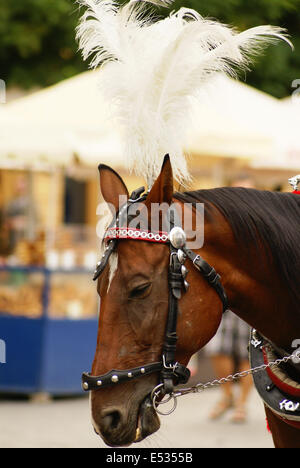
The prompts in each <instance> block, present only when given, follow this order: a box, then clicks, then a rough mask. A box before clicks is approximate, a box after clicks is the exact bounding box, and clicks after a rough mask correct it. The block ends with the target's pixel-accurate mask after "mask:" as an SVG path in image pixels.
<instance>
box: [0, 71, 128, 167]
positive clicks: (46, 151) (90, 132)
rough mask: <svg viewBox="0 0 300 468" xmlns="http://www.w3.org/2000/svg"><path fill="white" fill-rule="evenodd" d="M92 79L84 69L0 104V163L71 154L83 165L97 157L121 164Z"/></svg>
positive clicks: (46, 161) (26, 163)
mask: <svg viewBox="0 0 300 468" xmlns="http://www.w3.org/2000/svg"><path fill="white" fill-rule="evenodd" d="M97 81H98V72H86V73H83V74H81V75H78V76H75V77H74V78H71V79H68V80H65V81H63V82H61V83H59V84H57V85H55V86H51V87H49V88H46V89H43V90H41V91H38V92H36V93H34V94H31V95H29V96H26V97H23V98H20V99H18V100H16V101H13V102H12V103H10V104H6V105H5V106H3V108H2V112H1V113H0V166H2V167H5V166H7V167H14V166H15V167H18V166H19V165H22V166H23V167H31V168H39V167H47V166H48V167H50V168H51V167H56V166H70V165H72V164H73V163H74V160H75V156H76V160H78V159H79V162H81V163H82V164H84V165H95V160H96V158H97V159H98V158H99V156H100V157H101V159H102V160H103V159H104V161H103V162H106V161H107V162H109V161H111V160H114V161H117V162H119V163H120V164H121V163H122V160H121V147H120V143H119V141H118V133H117V132H115V131H113V130H112V127H111V125H110V123H109V121H108V118H107V115H108V113H107V108H106V106H105V104H104V102H103V99H102V98H101V95H100V93H99V92H98V89H97ZM95 146H96V148H95ZM118 158H120V161H119V160H118Z"/></svg>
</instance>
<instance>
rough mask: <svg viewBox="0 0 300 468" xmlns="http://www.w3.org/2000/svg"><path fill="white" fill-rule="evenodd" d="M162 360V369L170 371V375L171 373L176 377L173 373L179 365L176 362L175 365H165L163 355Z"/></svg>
mask: <svg viewBox="0 0 300 468" xmlns="http://www.w3.org/2000/svg"><path fill="white" fill-rule="evenodd" d="M162 360H163V368H164V369H167V370H171V371H172V373H173V374H174V375H176V372H175V371H176V369H177V367H178V366H179V363H178V362H175V364H171V363H169V364H167V363H166V357H165V355H164V354H163V357H162Z"/></svg>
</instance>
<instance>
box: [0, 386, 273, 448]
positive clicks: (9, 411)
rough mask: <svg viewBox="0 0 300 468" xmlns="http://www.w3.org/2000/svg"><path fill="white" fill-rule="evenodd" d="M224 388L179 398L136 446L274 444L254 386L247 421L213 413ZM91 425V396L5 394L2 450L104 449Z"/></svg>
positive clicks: (0, 415) (0, 416)
mask: <svg viewBox="0 0 300 468" xmlns="http://www.w3.org/2000/svg"><path fill="white" fill-rule="evenodd" d="M220 395H221V394H220V389H219V388H214V389H208V390H206V391H205V392H203V393H201V394H198V395H187V396H183V397H181V398H180V399H178V407H177V409H176V411H175V413H173V414H171V415H170V416H162V417H161V418H162V419H161V420H162V427H161V429H160V430H159V431H158V432H157V433H156V434H153V435H152V436H151V437H149V438H148V439H146V440H145V441H143V442H141V443H139V444H134V445H133V446H132V447H133V448H148V449H149V448H165V449H166V448H173V449H174V448H194V447H198V448H273V443H272V437H271V435H270V434H269V433H268V431H267V429H266V422H265V415H264V409H263V405H262V402H261V400H260V399H259V397H258V395H257V394H256V392H255V390H254V389H253V390H252V392H251V394H250V398H249V401H248V419H247V421H246V422H245V423H232V422H231V421H230V412H228V413H227V414H226V415H224V416H223V417H222V418H221V419H219V420H218V421H210V420H209V418H208V414H209V412H210V410H211V408H212V407H213V405H214V404H215V403H216V402H217V401H218V399H219V398H220ZM104 447H106V446H105V444H104V443H103V442H102V441H101V439H100V438H99V437H98V436H96V434H95V433H94V431H93V429H92V426H91V423H90V409H89V400H88V397H86V396H82V397H76V398H74V397H72V398H60V399H54V400H50V401H46V402H32V401H29V400H28V399H24V398H13V397H3V396H1V395H0V448H104Z"/></svg>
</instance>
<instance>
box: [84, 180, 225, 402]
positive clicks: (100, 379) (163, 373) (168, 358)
mask: <svg viewBox="0 0 300 468" xmlns="http://www.w3.org/2000/svg"><path fill="white" fill-rule="evenodd" d="M144 191H145V189H144V187H141V188H140V189H138V190H136V191H134V192H133V193H132V194H131V196H130V198H129V200H128V202H127V203H126V204H125V205H123V207H121V209H120V211H119V213H118V215H117V216H116V217H115V218H114V220H113V222H112V223H111V224H110V226H109V228H108V230H107V231H106V235H105V236H104V239H106V240H107V241H108V242H107V246H106V250H105V252H104V254H103V256H102V260H101V261H100V262H99V263H98V265H97V269H96V271H95V275H94V280H96V279H98V278H99V276H100V275H101V274H102V272H103V271H104V269H105V267H106V265H107V263H108V260H109V258H110V256H111V254H112V252H113V251H114V250H115V249H116V246H117V243H118V241H119V240H120V239H122V238H126V239H136V240H147V241H150V242H162V243H166V244H168V245H169V247H170V264H169V272H168V284H169V305H168V318H167V324H166V331H165V338H164V344H163V349H162V359H161V361H159V362H153V363H150V364H145V365H143V366H139V367H135V368H132V369H126V370H111V371H109V372H107V373H106V374H103V375H99V376H92V375H91V374H89V373H84V374H83V375H82V388H83V390H84V391H90V390H99V389H101V388H104V387H108V386H114V385H116V384H118V383H122V382H128V381H131V380H132V379H136V378H138V377H142V376H144V375H149V374H153V373H156V372H158V373H160V379H161V384H160V386H161V392H162V393H163V394H171V393H172V392H173V390H174V385H177V384H179V383H181V384H184V383H186V382H187V381H188V380H189V377H190V371H189V369H188V368H187V367H186V366H184V365H182V364H180V363H178V362H177V361H176V360H175V352H176V343H177V340H178V336H177V333H176V329H177V317H178V301H179V299H180V298H181V296H182V292H183V291H187V289H188V286H189V285H188V283H187V281H186V275H187V273H188V270H187V269H186V267H185V266H184V263H185V261H186V259H189V260H190V261H191V262H192V263H193V265H194V267H195V268H196V269H197V270H198V271H199V272H200V273H201V274H202V275H203V277H204V278H205V279H206V281H207V282H208V284H209V285H210V286H211V287H213V288H214V289H215V291H216V292H217V294H218V295H219V297H220V299H221V301H222V304H223V311H224V312H225V311H226V310H227V308H228V301H227V296H226V292H225V290H224V288H223V286H222V283H221V281H220V276H219V275H218V274H217V273H216V271H215V269H214V268H213V267H211V266H210V265H209V264H208V263H207V262H206V261H205V260H204V259H203V258H202V257H201V256H200V255H197V254H195V253H194V252H193V251H192V250H189V249H187V248H186V244H185V241H186V236H185V233H184V231H183V230H182V228H181V227H180V226H178V224H180V223H179V222H178V220H177V222H176V221H175V217H176V215H175V214H174V210H171V209H170V210H169V211H168V217H169V220H168V221H169V226H170V232H169V233H166V232H164V233H152V232H146V231H143V230H138V229H136V230H135V229H128V228H127V227H124V225H122V217H123V215H124V214H126V215H127V214H128V212H129V208H130V206H131V205H132V204H134V203H137V202H143V201H145V200H146V198H147V194H144ZM126 219H127V217H126ZM176 224H177V225H176ZM120 226H121V227H120ZM122 226H123V227H122Z"/></svg>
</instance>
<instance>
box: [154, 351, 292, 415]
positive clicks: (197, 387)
mask: <svg viewBox="0 0 300 468" xmlns="http://www.w3.org/2000/svg"><path fill="white" fill-rule="evenodd" d="M295 357H298V358H299V356H298V353H297V354H291V355H290V356H285V357H283V358H280V359H276V360H275V361H271V362H269V363H268V364H262V365H261V366H257V367H253V368H252V369H248V370H246V371H242V372H237V373H236V374H233V375H228V376H227V377H223V378H221V379H215V380H211V381H210V382H206V383H204V384H203V383H201V382H200V383H198V384H196V385H193V386H192V387H188V388H180V389H178V390H177V391H175V392H173V393H172V394H171V395H169V396H168V398H167V400H161V401H157V398H158V396H159V394H160V392H161V391H162V386H163V384H160V385H158V386H157V387H156V388H155V389H154V390H153V391H152V395H151V398H152V401H153V406H154V408H155V410H156V411H157V413H159V414H161V415H163V416H167V415H168V414H171V413H173V411H175V409H176V407H177V398H178V397H181V396H184V395H189V394H190V393H201V392H203V391H204V390H206V389H207V388H213V387H218V386H219V385H223V384H225V383H227V382H233V381H234V380H238V379H240V378H243V377H247V376H248V375H253V374H256V373H257V372H262V371H264V370H266V369H269V368H271V367H273V366H278V365H279V364H282V363H287V362H288V361H290V360H291V359H293V358H295ZM172 398H173V402H174V405H173V408H171V410H169V411H167V412H162V411H160V410H158V406H159V405H161V404H165V403H168V402H169V401H170V400H171V399H172Z"/></svg>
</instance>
